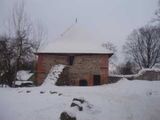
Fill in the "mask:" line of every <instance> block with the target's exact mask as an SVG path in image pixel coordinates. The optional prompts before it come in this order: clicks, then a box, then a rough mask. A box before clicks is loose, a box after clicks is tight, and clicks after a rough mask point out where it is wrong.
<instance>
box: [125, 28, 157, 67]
mask: <svg viewBox="0 0 160 120" xmlns="http://www.w3.org/2000/svg"><path fill="white" fill-rule="evenodd" d="M159 33H160V28H159V27H156V26H145V27H142V28H140V29H138V30H134V31H133V32H132V33H131V34H130V35H129V37H128V40H127V42H126V44H125V45H124V49H125V52H126V53H127V57H129V56H130V58H131V59H132V60H133V61H134V62H135V63H136V64H137V65H138V66H139V67H140V69H142V68H152V67H153V66H154V65H155V64H157V63H160V49H159V48H160V34H159Z"/></svg>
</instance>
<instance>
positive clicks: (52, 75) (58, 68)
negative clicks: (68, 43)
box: [42, 64, 65, 86]
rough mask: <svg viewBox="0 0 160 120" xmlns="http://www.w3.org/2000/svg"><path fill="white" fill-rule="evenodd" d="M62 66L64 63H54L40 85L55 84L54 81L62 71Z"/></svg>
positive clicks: (63, 66)
mask: <svg viewBox="0 0 160 120" xmlns="http://www.w3.org/2000/svg"><path fill="white" fill-rule="evenodd" d="M64 68H65V65H62V64H58V65H54V66H53V67H52V68H51V69H50V71H49V73H48V75H47V78H46V79H45V80H44V82H43V84H42V86H45V85H55V83H56V81H57V80H58V78H59V75H60V74H61V73H62V71H63V69H64Z"/></svg>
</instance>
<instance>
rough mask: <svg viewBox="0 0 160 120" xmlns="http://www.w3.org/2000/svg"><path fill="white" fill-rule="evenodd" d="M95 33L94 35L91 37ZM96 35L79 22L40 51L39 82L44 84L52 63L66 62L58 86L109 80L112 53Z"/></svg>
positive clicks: (89, 84)
mask: <svg viewBox="0 0 160 120" xmlns="http://www.w3.org/2000/svg"><path fill="white" fill-rule="evenodd" d="M91 36H92V37H91ZM101 44H102V43H98V41H97V39H96V38H95V37H93V35H89V33H88V32H87V31H86V29H81V27H78V26H77V25H73V26H71V27H70V28H69V29H67V31H65V32H64V33H63V34H61V36H60V37H59V38H58V39H57V40H55V41H54V42H53V44H51V43H50V44H49V45H48V46H46V47H45V48H43V49H41V50H39V51H38V52H37V55H38V63H37V76H36V82H37V84H38V85H41V84H42V83H43V81H44V79H45V78H46V76H47V74H48V72H49V70H50V69H51V67H52V66H54V65H57V64H63V65H66V67H65V68H64V70H63V72H62V73H61V74H60V77H59V79H58V81H57V84H58V85H76V86H79V85H80V86H92V85H101V84H106V83H107V82H108V61H109V60H108V59H109V57H110V56H112V52H110V51H108V50H106V49H105V48H103V47H102V45H101Z"/></svg>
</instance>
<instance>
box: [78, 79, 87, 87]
mask: <svg viewBox="0 0 160 120" xmlns="http://www.w3.org/2000/svg"><path fill="white" fill-rule="evenodd" d="M79 86H88V82H87V80H80V81H79Z"/></svg>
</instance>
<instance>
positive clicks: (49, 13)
mask: <svg viewBox="0 0 160 120" xmlns="http://www.w3.org/2000/svg"><path fill="white" fill-rule="evenodd" d="M16 1H17V0H0V31H1V32H2V31H3V30H4V29H5V25H4V24H5V21H6V20H7V18H8V17H9V14H10V12H11V10H12V9H11V8H12V7H13V5H14V4H15V2H16ZM18 1H20V0H18ZM25 3H26V12H27V14H28V16H29V17H30V18H31V19H32V20H33V21H34V22H35V23H36V22H39V23H42V24H43V26H44V27H45V29H46V30H47V31H48V39H49V40H54V39H55V38H56V37H57V36H58V35H59V34H61V33H62V32H63V31H65V29H67V28H68V27H69V26H70V25H71V24H72V23H74V21H75V19H76V18H78V24H79V25H81V26H82V27H83V26H85V27H86V26H87V27H88V28H89V29H90V31H91V32H92V33H93V35H94V36H98V37H99V41H97V42H103V41H112V42H113V43H114V44H115V45H117V46H118V47H119V48H120V47H121V46H122V45H123V44H124V41H125V40H126V38H127V36H128V35H129V34H130V33H131V31H132V30H133V29H135V28H138V27H141V26H143V25H146V24H147V23H148V22H150V21H151V19H152V18H153V17H154V12H155V10H156V9H157V6H158V5H157V3H158V0H25ZM119 50H120V49H119Z"/></svg>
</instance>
